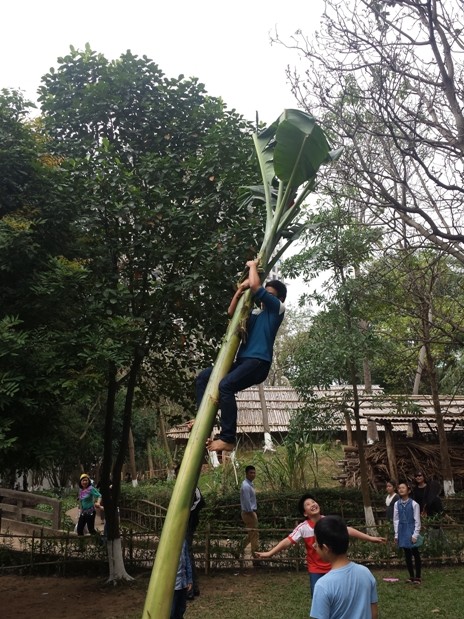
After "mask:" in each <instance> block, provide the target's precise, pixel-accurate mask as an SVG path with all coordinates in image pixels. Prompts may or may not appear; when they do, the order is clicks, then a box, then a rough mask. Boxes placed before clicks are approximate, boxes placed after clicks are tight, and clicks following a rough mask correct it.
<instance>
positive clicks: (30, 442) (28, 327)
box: [0, 91, 90, 480]
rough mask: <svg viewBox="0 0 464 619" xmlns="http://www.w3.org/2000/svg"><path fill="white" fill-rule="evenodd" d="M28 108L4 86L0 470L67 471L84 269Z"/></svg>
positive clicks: (0, 106) (0, 126)
mask: <svg viewBox="0 0 464 619" xmlns="http://www.w3.org/2000/svg"><path fill="white" fill-rule="evenodd" d="M29 108H30V105H29V104H28V103H27V101H25V100H24V99H23V97H22V96H21V95H20V94H19V93H17V92H11V93H9V92H7V91H3V92H2V95H1V96H0V134H1V140H0V169H1V175H0V177H1V181H0V182H1V183H2V189H1V192H0V214H1V218H0V257H1V260H0V262H1V264H2V267H1V269H0V285H1V288H2V310H1V316H0V325H1V326H0V340H1V350H2V353H1V355H0V409H1V413H2V415H1V416H2V419H3V420H4V423H6V422H8V426H7V431H6V432H5V441H6V443H7V445H8V449H6V450H3V451H2V453H1V454H0V469H1V470H2V473H3V474H4V475H5V476H6V477H11V478H14V476H15V470H22V471H26V470H29V469H32V470H34V471H36V472H42V473H45V472H47V471H51V469H53V468H54V467H57V466H58V465H59V467H60V468H61V470H62V471H63V474H64V478H65V480H67V478H69V474H70V471H72V470H73V468H74V467H75V466H76V463H77V461H78V460H77V459H76V455H77V453H76V452H78V448H77V445H78V444H79V440H78V437H79V434H80V431H79V433H78V434H77V435H76V434H74V435H72V440H71V437H70V431H69V428H70V426H72V425H73V424H71V423H69V411H70V410H71V409H72V406H71V405H76V404H78V403H79V402H82V400H83V397H82V394H81V393H80V390H79V389H78V388H77V387H76V385H75V377H76V375H77V374H78V373H79V372H80V371H81V370H82V363H81V362H80V359H79V356H78V355H76V350H75V347H76V348H79V346H77V344H76V340H77V333H78V332H79V323H80V321H81V317H82V313H81V311H80V308H81V307H82V302H81V300H82V285H83V282H84V281H85V278H86V273H85V269H84V268H83V265H82V263H79V262H78V261H76V260H75V258H74V256H75V251H74V246H73V238H74V237H73V232H72V217H71V214H72V209H71V205H72V202H71V201H70V199H71V195H70V191H69V185H68V184H67V179H66V178H65V176H64V175H63V173H62V172H61V170H60V169H59V167H58V165H57V161H56V160H54V159H53V158H51V157H49V156H48V154H47V151H46V143H45V141H44V140H43V138H42V137H41V135H40V133H39V127H38V124H39V123H38V122H37V121H35V122H30V121H29V120H28V117H27V113H28V110H29ZM58 299H59V301H57V300H58ZM86 386H87V390H89V388H90V381H88V377H87V381H86ZM87 392H88V391H87ZM65 409H66V413H67V417H68V419H67V423H65V422H64V419H63V414H64V411H65ZM76 425H79V422H78V418H76ZM64 439H66V440H64ZM65 443H69V445H70V446H69V448H68V449H67V450H63V449H62V446H63V444H65ZM74 446H76V451H74V450H73V448H74ZM73 460H74V462H73ZM64 472H66V473H64Z"/></svg>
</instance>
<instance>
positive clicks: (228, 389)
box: [195, 359, 271, 443]
mask: <svg viewBox="0 0 464 619" xmlns="http://www.w3.org/2000/svg"><path fill="white" fill-rule="evenodd" d="M270 367H271V364H270V363H269V361H263V360H262V359H241V360H240V361H235V362H234V363H233V364H232V367H231V369H230V371H229V373H228V374H226V376H224V378H223V379H222V380H221V382H220V383H219V408H220V409H221V433H220V434H219V437H218V438H220V439H222V440H223V441H225V442H226V443H235V441H236V435H237V401H236V399H235V394H236V393H238V392H239V391H243V390H244V389H247V388H248V387H251V386H252V385H259V383H262V382H263V381H264V380H265V379H266V378H267V375H268V374H269V370H270ZM212 371H213V368H206V370H203V371H202V372H200V374H198V376H197V378H196V381H195V388H196V396H197V408H199V407H200V404H201V400H202V399H203V394H204V393H205V391H206V386H207V385H208V381H209V377H210V376H211V372H212Z"/></svg>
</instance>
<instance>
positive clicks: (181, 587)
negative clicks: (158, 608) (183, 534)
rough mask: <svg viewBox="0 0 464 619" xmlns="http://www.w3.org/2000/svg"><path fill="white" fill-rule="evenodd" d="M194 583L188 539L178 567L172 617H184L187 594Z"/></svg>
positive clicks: (183, 546) (178, 618)
mask: <svg viewBox="0 0 464 619" xmlns="http://www.w3.org/2000/svg"><path fill="white" fill-rule="evenodd" d="M192 585H193V581H192V566H191V564H190V557H189V552H188V546H187V540H184V543H183V545H182V550H181V553H180V557H179V565H178V567H177V574H176V582H175V585H174V597H173V599H172V606H171V614H170V619H184V614H185V611H186V609H187V596H188V594H189V591H191V590H192Z"/></svg>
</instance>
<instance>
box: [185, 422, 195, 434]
mask: <svg viewBox="0 0 464 619" xmlns="http://www.w3.org/2000/svg"><path fill="white" fill-rule="evenodd" d="M194 423H195V419H190V420H189V421H187V422H186V424H185V425H186V426H187V430H188V431H189V432H190V430H191V429H192V428H193V425H194Z"/></svg>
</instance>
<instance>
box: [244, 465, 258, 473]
mask: <svg viewBox="0 0 464 619" xmlns="http://www.w3.org/2000/svg"><path fill="white" fill-rule="evenodd" d="M249 471H256V469H255V467H254V466H253V465H252V464H249V465H248V466H247V467H245V473H248V472H249Z"/></svg>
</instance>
